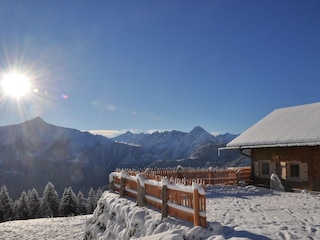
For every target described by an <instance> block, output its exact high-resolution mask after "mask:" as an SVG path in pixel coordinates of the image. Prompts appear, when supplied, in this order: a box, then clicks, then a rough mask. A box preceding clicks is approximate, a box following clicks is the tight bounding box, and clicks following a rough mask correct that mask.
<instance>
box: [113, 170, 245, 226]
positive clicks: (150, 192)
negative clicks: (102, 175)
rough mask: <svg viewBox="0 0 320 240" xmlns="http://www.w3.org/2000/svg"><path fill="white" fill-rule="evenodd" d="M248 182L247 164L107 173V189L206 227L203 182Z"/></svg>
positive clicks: (139, 204) (169, 214)
mask: <svg viewBox="0 0 320 240" xmlns="http://www.w3.org/2000/svg"><path fill="white" fill-rule="evenodd" d="M250 182H251V168H250V167H242V168H230V169H211V168H207V169H192V168H186V169H184V168H183V169H144V170H140V171H137V170H130V169H127V170H124V169H121V170H120V169H116V171H115V172H112V173H111V174H110V176H109V184H110V190H113V191H116V192H119V194H120V197H124V196H128V197H131V198H133V199H136V201H137V205H138V206H145V205H149V206H152V207H154V208H156V209H159V210H160V211H161V212H162V217H163V218H164V217H167V216H173V217H177V218H180V219H182V220H186V221H189V222H191V223H193V224H194V225H195V226H202V227H206V194H205V185H206V184H223V185H235V184H239V183H246V184H248V183H250Z"/></svg>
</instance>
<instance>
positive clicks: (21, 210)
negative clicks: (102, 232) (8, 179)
mask: <svg viewBox="0 0 320 240" xmlns="http://www.w3.org/2000/svg"><path fill="white" fill-rule="evenodd" d="M101 195H102V190H101V189H100V188H98V189H97V190H96V191H95V190H93V188H91V189H90V191H89V192H88V197H87V198H85V196H84V195H83V193H82V192H81V191H79V192H78V194H75V193H74V191H73V190H72V188H71V187H68V188H65V189H64V192H63V194H62V197H61V199H59V195H58V192H57V191H56V190H55V187H54V185H53V184H52V183H51V182H48V184H47V185H46V186H45V188H44V190H43V194H42V197H40V196H39V194H38V192H37V190H36V189H35V188H33V189H32V190H28V191H27V192H26V191H23V192H22V193H21V196H20V198H19V199H18V200H16V201H13V200H12V199H11V198H10V194H9V191H8V189H7V187H6V186H5V185H3V186H2V187H1V189H0V222H4V221H8V220H19V219H21V220H25V219H31V218H40V217H59V216H60V217H62V216H74V215H84V214H91V213H93V211H94V209H95V208H96V206H97V201H98V200H99V198H100V196H101Z"/></svg>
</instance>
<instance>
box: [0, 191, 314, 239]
mask: <svg viewBox="0 0 320 240" xmlns="http://www.w3.org/2000/svg"><path fill="white" fill-rule="evenodd" d="M111 200H112V201H113V204H114V205H113V206H114V207H115V209H116V213H118V214H112V212H113V211H111V208H112V204H110V205H109V207H106V208H105V209H104V210H102V209H101V207H98V208H97V209H96V210H95V212H94V214H93V215H86V216H77V217H68V218H53V219H51V218H41V219H33V220H19V221H10V222H3V223H0V236H1V239H10V240H18V239H24V240H31V239H32V240H43V239H50V240H64V239H84V236H85V233H86V232H87V234H86V236H87V240H89V239H90V238H88V235H89V234H91V235H92V237H93V236H96V237H97V238H96V239H110V240H115V239H117V237H107V233H108V232H110V236H111V234H116V235H117V236H119V237H118V239H119V238H120V236H121V237H123V236H124V238H121V240H126V239H129V233H130V232H131V233H134V234H133V235H134V237H138V236H141V239H148V240H155V239H157V240H159V239H162V240H180V239H186V240H191V239H192V240H199V239H202V240H224V239H260V240H270V239H320V231H319V223H320V207H319V201H320V196H319V195H316V194H309V193H307V194H303V193H287V192H275V191H271V190H268V189H264V188H258V187H253V186H248V187H221V186H220V187H218V186H216V187H208V188H207V221H208V227H207V229H202V228H199V227H194V228H193V227H192V226H191V225H190V224H188V223H186V222H183V221H179V220H177V219H173V218H170V217H168V218H165V220H164V221H162V222H161V221H160V219H161V214H160V213H159V212H157V211H154V210H151V209H149V210H146V209H145V208H139V207H137V206H135V203H134V202H132V201H130V200H126V199H125V198H122V199H120V198H119V197H118V196H117V195H114V194H111V193H108V192H105V193H104V195H103V196H102V197H101V199H100V202H101V203H104V204H105V203H106V202H110V201H111ZM128 208H130V212H132V213H135V214H126V210H128ZM101 213H102V214H101ZM310 213H312V214H310ZM98 216H99V218H98ZM112 216H113V217H112ZM126 216H127V217H129V218H130V220H128V221H126V222H123V220H121V219H125V217H126ZM91 217H92V219H91ZM89 219H90V220H89ZM87 220H89V221H88V225H87V226H86V221H87ZM141 220H147V221H145V222H144V224H140V223H141ZM94 221H97V222H96V223H95V224H94ZM102 223H103V224H102ZM98 224H99V225H98ZM107 224H109V225H112V224H114V225H112V227H110V228H108V229H107V228H106V229H105V233H104V232H103V228H104V227H103V226H107ZM134 228H135V229H136V231H134V232H133V231H132V230H133V229H134ZM98 234H99V235H98ZM143 236H144V238H143ZM183 237H184V238H183ZM132 239H134V238H132Z"/></svg>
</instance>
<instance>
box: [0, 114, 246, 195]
mask: <svg viewBox="0 0 320 240" xmlns="http://www.w3.org/2000/svg"><path fill="white" fill-rule="evenodd" d="M236 136H237V135H233V134H229V133H227V134H221V135H217V136H214V135H211V134H210V133H208V132H207V131H205V130H204V129H203V128H201V127H199V126H197V127H195V128H194V129H192V130H191V131H190V132H181V131H176V130H173V131H166V132H155V133H152V134H144V133H141V134H133V133H131V132H127V133H125V134H123V135H120V136H118V137H116V138H113V139H109V138H107V137H104V136H101V135H93V134H91V133H89V132H83V131H80V130H77V129H71V128H65V127H60V126H55V125H52V124H49V123H47V122H45V121H44V120H43V119H41V118H39V117H37V118H35V119H32V120H29V121H25V122H23V123H21V124H15V125H9V126H3V127H0V186H2V185H6V186H7V188H8V190H9V192H10V195H11V197H12V198H13V199H17V198H18V197H19V196H20V193H21V192H22V191H23V190H25V191H27V190H29V189H32V188H33V187H35V188H36V190H37V191H38V192H39V193H41V192H42V191H43V189H44V186H45V185H46V184H47V183H48V182H52V183H53V184H54V185H55V187H56V189H57V191H58V192H59V194H60V195H61V194H62V192H63V190H64V188H65V187H68V186H71V187H72V188H73V190H74V191H76V192H77V191H79V190H81V191H82V192H83V193H87V192H88V191H89V189H90V187H93V188H98V187H103V186H104V185H107V184H108V182H107V178H106V176H108V174H109V173H110V172H111V171H113V170H114V169H115V168H146V167H176V166H178V165H182V166H184V167H206V166H214V167H217V166H218V167H224V166H225V165H226V164H228V163H230V162H233V165H235V166H237V164H238V160H239V159H240V157H241V154H240V153H239V152H233V153H232V152H227V151H224V152H222V153H221V154H220V155H219V154H218V148H219V147H223V146H225V145H226V143H228V142H229V141H230V140H232V139H233V138H235V137H236Z"/></svg>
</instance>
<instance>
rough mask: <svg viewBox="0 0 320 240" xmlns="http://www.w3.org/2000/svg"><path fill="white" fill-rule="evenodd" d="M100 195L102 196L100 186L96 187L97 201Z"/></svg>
mask: <svg viewBox="0 0 320 240" xmlns="http://www.w3.org/2000/svg"><path fill="white" fill-rule="evenodd" d="M101 196H102V190H101V188H98V190H97V191H96V201H97V202H98V200H99V199H100V197H101Z"/></svg>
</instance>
